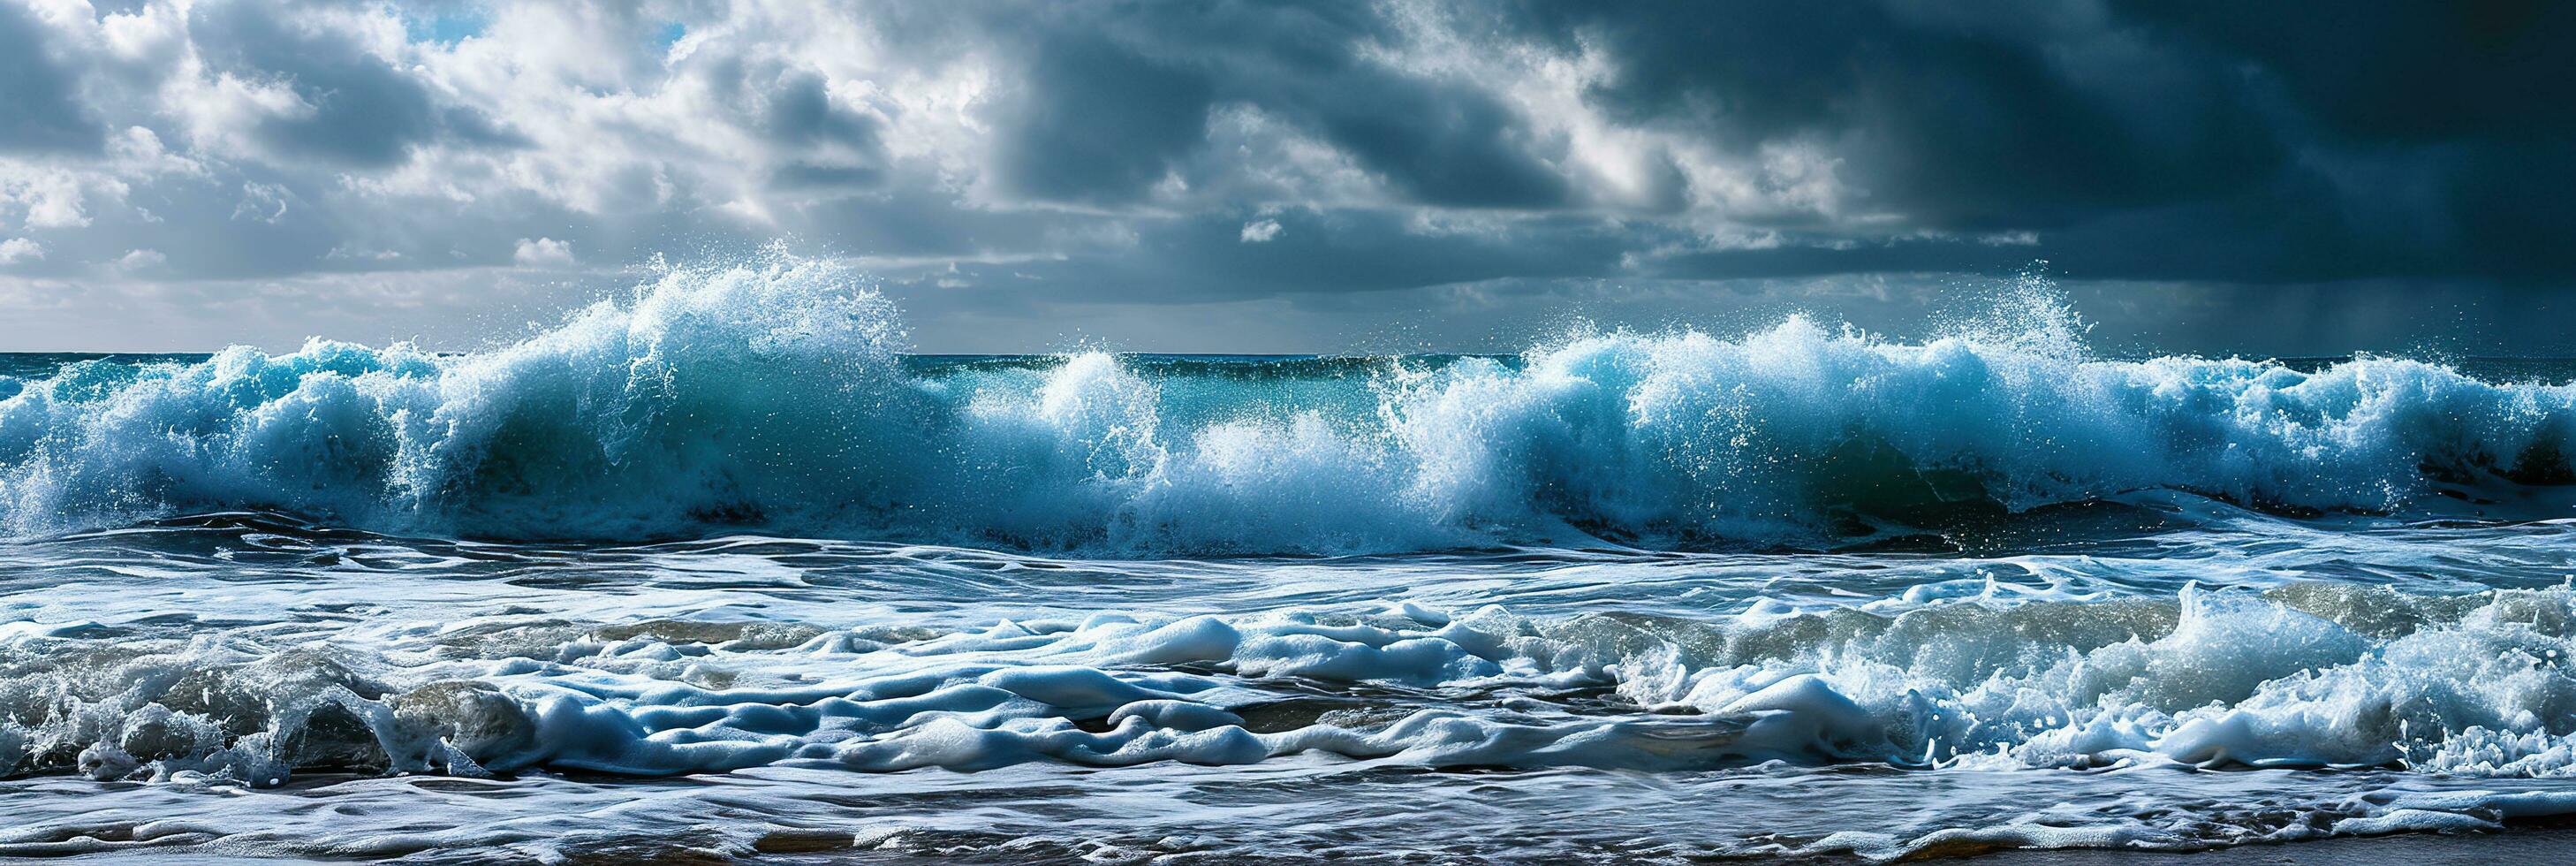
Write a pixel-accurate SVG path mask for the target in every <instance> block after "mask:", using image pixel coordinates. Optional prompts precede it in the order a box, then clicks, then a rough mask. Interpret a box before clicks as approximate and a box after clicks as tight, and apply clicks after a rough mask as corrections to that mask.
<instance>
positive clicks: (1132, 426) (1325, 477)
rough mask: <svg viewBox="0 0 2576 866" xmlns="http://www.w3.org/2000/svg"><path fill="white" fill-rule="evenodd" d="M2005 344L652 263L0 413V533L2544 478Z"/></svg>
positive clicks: (1438, 527) (1932, 512)
mask: <svg viewBox="0 0 2576 866" xmlns="http://www.w3.org/2000/svg"><path fill="white" fill-rule="evenodd" d="M2023 288H2024V290H2025V292H2026V293H2029V294H2033V295H2038V296H2044V295H2046V294H2047V292H2046V287H2045V286H2044V285H2041V284H2037V283H2032V282H2027V281H2026V282H2025V285H2024V286H2023ZM2020 309H2021V312H2020V313H2019V314H2018V315H2017V316H2012V317H2006V318H2005V319H2003V320H1999V322H1998V323H1990V324H1989V325H1987V326H1983V327H1973V328H1962V329H1957V332H1956V333H1954V334H1952V335H1950V336H1946V337H1942V338H1939V339H1933V340H1929V341H1926V342H1921V343H1910V342H1899V341H1893V340H1889V339H1884V338H1879V337H1875V336H1872V335H1868V334H1864V333H1859V332H1855V331H1852V330H1850V329H1847V328H1831V327H1827V326H1825V325H1823V324H1820V323H1819V322H1817V321H1814V320H1812V319H1809V318H1803V317H1792V318H1789V319H1787V320H1785V321H1782V322H1780V323H1778V324H1776V325H1774V326H1771V327H1769V328H1767V329H1763V330H1758V331H1754V332H1751V333H1747V334H1743V335H1741V336H1736V337H1720V336H1714V335H1710V334H1705V333H1699V332H1688V331H1685V332H1677V333H1664V334H1653V335H1648V334H1635V333H1608V334H1587V335H1578V336H1574V337H1570V338H1568V339H1565V340H1562V341H1559V342H1556V343H1553V344H1550V345H1546V346H1543V347H1539V348H1535V349H1532V350H1530V351H1529V352H1527V353H1525V354H1524V355H1522V356H1520V357H1518V358H1475V357H1469V358H1421V357H1390V358H1376V359H1326V360H1317V361H1308V362H1297V363H1276V362H1273V363H1270V364H1267V365H1259V364H1256V365H1244V364H1233V365H1229V364H1226V363H1220V362H1215V361H1209V362H1205V363H1195V364H1193V363H1187V362H1178V361H1168V360H1164V361H1154V360H1148V359H1139V358H1134V357H1122V356H1114V355H1109V354H1101V353H1085V354H1075V355H1070V356H1062V357H1056V358H1046V359H992V360H991V361H990V362H989V363H957V364H950V365H945V366H942V365H934V364H927V363H924V362H922V361H921V359H917V358H912V357H909V356H906V355H904V354H902V352H903V349H904V348H905V333H904V329H903V327H902V325H901V323H900V320H899V317H898V315H897V313H896V311H895V310H894V309H893V307H892V306H891V305H890V304H889V303H888V302H887V301H886V300H885V299H883V298H882V297H881V296H879V295H878V294H877V293H876V292H875V291H873V290H872V289H871V288H870V287H869V285H868V284H867V282H866V281H865V280H863V279H861V278H860V277H859V276H857V275H855V274H853V273H851V272H849V271H846V270H844V269H842V268H840V267H837V266H834V265H831V264H827V263H820V262H812V261H802V260H796V259H792V258H785V257H779V258H776V259H774V260H771V261H766V262H762V263H756V264H747V265H740V266H732V267H710V268H674V269H668V270H665V271H663V272H661V273H660V274H659V275H658V276H657V277H655V278H654V279H652V280H651V281H649V282H648V283H647V284H645V285H643V286H640V287H639V288H638V289H637V290H636V292H635V293H634V296H633V297H632V298H631V299H629V300H627V301H625V302H622V303H614V302H603V303H600V304H597V305H595V306H592V307H590V308H588V309H586V310H583V311H581V312H579V313H578V314H576V315H574V316H572V317H571V318H569V319H568V320H567V322H566V323H565V324H564V325H562V326H560V327H558V328H556V329H554V330H552V331H549V332H546V333H542V334H539V335H537V336H534V337H532V338H530V339H527V340H525V341H522V342H519V343H516V344H513V345H509V346H506V347H503V348H499V349H496V350H492V351H485V352H478V353H472V354H466V355H457V356H439V355H434V354H430V353H426V352H423V351H420V350H418V349H415V348H412V347H409V346H403V345H397V346H393V347H390V348H383V349H374V348H367V347H362V346H357V345H351V344H346V343H335V342H324V341H314V342H311V343H308V344H307V345H306V346H305V347H304V348H303V349H301V350H299V351H296V352H293V353H289V354H284V355H268V354H264V353H262V352H260V351H257V350H254V349H249V348H240V347H237V348H233V349H228V350H225V351H223V352H221V353H218V354H216V355H215V356H213V357H212V358H211V359H208V360H205V361H202V362H196V363H160V364H136V363H119V362H110V361H92V362H86V363H81V364H74V365H71V366H68V367H66V368H64V369H61V370H59V371H57V372H55V373H53V374H52V375H50V376H43V377H37V378H31V379H28V380H25V381H15V380H11V381H6V382H0V526H5V527H6V528H7V530H8V531H10V532H11V533H14V534H17V535H22V536H23V535H39V534H47V533H53V532H59V531H65V530H70V529H79V528H93V527H102V526H118V525H126V524H131V523H134V522H136V521H140V520H147V519H152V518H157V517H166V516H172V515H177V514H185V513H194V512H205V511H214V510H235V509H256V510H268V511H275V512H283V513H288V514H293V515H297V516H300V517H303V518H307V519H312V520H315V521H320V522H331V523H339V524H343V525H350V526H357V527H363V528H368V529H374V530H379V531H389V532H404V533H422V534H438V535H457V536H465V537H499V538H522V539H526V538H590V539H631V538H651V537H673V536H689V535H703V534H706V533H708V532H710V531H716V530H718V529H720V528H723V527H753V528H757V529H760V530H762V531H769V532H778V533H797V534H808V535H816V536H830V537H841V538H883V539H916V540H943V541H954V542H959V543H967V544H983V545H998V546H1006V547H1014V548H1020V549H1079V550H1085V551H1091V552H1095V553H1100V554H1103V555H1118V554H1121V553H1126V554H1135V555H1150V554H1171V553H1282V552H1317V553H1333V552H1355V551H1404V550H1423V549H1439V548H1454V547H1461V546H1476V545H1488V544H1498V543H1499V544H1560V545H1562V544H1585V543H1597V542H1598V541H1603V540H1607V541H1611V542H1617V543H1622V544H1634V545H1638V546H1646V547H1658V546H1662V547H1690V546H1703V545H1712V544H1726V543H1751V544H1775V545H1777V544H1787V545H1815V544H1833V543H1837V542H1840V541H1845V540H1849V539H1853V538H1857V537H1869V536H1873V535H1883V534H1885V533H1888V532H1891V531H1901V530H1905V529H1909V528H1914V529H1922V528H1929V529H1939V528H1941V527H1943V526H1945V525H1949V524H1954V523H1956V522H1958V521H1960V520H1964V519H1973V518H1977V517H1981V516H1993V515H2005V514H2012V513H2018V512H2026V511H2028V510H2031V509H2035V508H2040V507H2043V506H2048V505H2053V504H2059V503H2071V502H2084V501H2090V500H2096V499H2100V498H2103V497H2110V496H2115V495H2118V494H2122V493H2124V492H2129V491H2138V490H2179V491H2188V492H2191V493H2194V494H2198V495H2203V496H2209V497H2215V498H2219V499H2224V500H2227V501H2231V502H2235V503H2239V504H2244V505H2248V506H2252V507H2257V508H2263V509H2270V510H2275V511H2284V512H2293V513H2306V512H2316V511H2335V510H2349V511H2367V512H2390V511H2406V510H2408V509H2413V508H2418V507H2422V506H2424V505H2425V504H2426V503H2428V502H2434V501H2439V500H2438V498H2437V497H2440V496H2441V495H2443V494H2449V495H2450V496H2451V497H2453V498H2460V497H2466V498H2472V499H2474V498H2480V497H2494V496H2504V495H2509V494H2510V493H2511V492H2512V491H2515V490H2525V489H2529V488H2531V487H2532V486H2534V485H2563V484H2568V483H2570V482H2576V468H2571V463H2570V456H2571V455H2576V386H2571V385H2567V384H2555V385H2552V384H2503V383H2494V382H2487V381H2481V380H2479V379H2477V378H2474V377H2472V376H2469V375H2465V374H2463V373H2461V372H2459V371H2458V370H2455V369H2453V368H2451V367H2447V366H2444V365H2441V364H2436V363H2427V362H2421V361H2413V360H2402V359H2393V358H2376V357H2370V358H2361V359H2357V360H2351V361H2347V362H2343V363H2338V364H2334V365H2332V366H2329V367H2325V368H2323V369H2316V370H2309V371H2302V370H2298V369H2293V368H2292V367H2289V366H2285V365H2283V364H2280V363H2276V362H2261V361H2246V360H2212V359H2203V358H2187V357H2168V358H2156V359H2152V360H2144V361H2124V360H2105V359H2100V358H2095V357H2092V356H2090V355H2089V354H2088V353H2087V352H2086V351H2085V350H2084V349H2083V347H2082V345H2081V342H2080V340H2078V339H2077V335H2078V334H2079V333H2080V328H2078V327H2076V326H2075V325H2074V323H2073V322H2072V319H2071V317H2070V316H2069V315H2068V314H2066V313H2065V312H2064V311H2063V308H2062V307H2055V306H2051V305H2049V304H2048V303H2046V302H2044V301H2042V302H2036V303H2030V304H2025V305H2023V306H2022V307H2021V308H2020ZM2499 491H2502V493H2499Z"/></svg>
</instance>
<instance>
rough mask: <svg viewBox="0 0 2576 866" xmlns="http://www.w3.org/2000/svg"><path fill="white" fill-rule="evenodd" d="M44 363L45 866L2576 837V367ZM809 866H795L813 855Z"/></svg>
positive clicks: (1998, 319)
mask: <svg viewBox="0 0 2576 866" xmlns="http://www.w3.org/2000/svg"><path fill="white" fill-rule="evenodd" d="M2025 288H2026V289H2029V290H2031V291H2032V292H2034V293H2036V294H2035V295H2034V297H2032V298H2021V299H2015V301H2014V303H2013V304H2010V305H2005V307H2004V308H2003V309H2004V312H2003V313H2002V314H1998V315H1995V316H1987V317H1983V318H1971V319H1969V320H1965V321H1963V322H1962V323H1959V324H1956V325H1953V326H1950V327H1948V328H1945V329H1937V330H1938V331H1939V333H1937V334H1936V335H1935V336H1934V337H1932V338H1930V339H1923V340H1893V339H1889V338H1884V337H1878V336H1873V335H1868V334H1862V333H1857V332H1853V331H1849V330H1846V329H1842V328H1839V327H1833V326H1829V325H1826V324H1823V323H1819V322H1815V321H1810V320H1805V319H1791V320H1787V321H1784V322H1781V323H1777V324H1776V325H1773V326H1771V327H1768V328H1764V329H1759V330H1756V331H1752V332H1749V333H1743V334H1701V333H1691V332H1673V333H1658V334H1635V333H1619V332H1607V333H1580V334H1569V335H1567V336H1566V337H1565V338H1563V339H1562V340H1559V341H1555V342H1552V343H1549V344H1546V345H1541V346H1535V347H1533V348H1531V349H1530V350H1529V351H1528V352H1526V353H1523V354H1521V355H1517V356H1512V357H1477V356H1401V357H1350V358H1341V357H1331V358H1266V357H1243V358H1232V357H1228V358H1219V357H1186V356H1153V355H1117V354H1106V353H1080V354H1071V355H1051V356H1025V357H1018V356H1015V357H950V356H921V355H912V354H907V353H905V352H904V351H903V349H904V342H903V338H902V327H901V319H900V317H899V315H897V314H896V313H895V312H894V311H893V310H892V309H891V307H890V306H888V305H887V304H886V303H885V302H884V301H883V300H882V299H880V298H878V297H876V296H875V295H874V294H873V293H871V292H869V291H867V290H866V289H865V288H864V287H863V283H861V282H860V281H857V280H856V279H854V278H853V277H852V276H851V275H849V274H846V273H843V272H841V271H837V270H834V269H832V268H830V267H826V266H822V265H816V264H810V263H801V262H792V261H790V262H780V263H775V264H772V265H769V266H764V267H745V268H732V269H721V268H720V269H709V270H681V271H672V272H669V273H667V274H664V275H662V276H661V277H659V278H657V280H656V281H655V282H653V283H651V284H648V285H647V286H645V287H642V288H641V289H639V291H638V292H637V294H636V295H635V297H633V298H631V299H627V300H624V301H621V302H618V303H610V304H603V305H600V306H597V307H594V308H591V309H589V310H586V311H583V312H581V313H578V314H576V315H575V316H572V317H570V318H569V319H568V320H567V321H566V323H565V324H564V325H563V326H562V327H560V328H558V329H556V330H553V331H549V332H546V333H543V334H538V335H535V336H532V337H530V338H529V339H526V340H523V341H520V342H517V343H513V344H510V345H507V346H503V347H500V348H496V349H492V350H488V351H481V352H473V353H463V354H432V353H425V352H420V351H416V350H413V349H410V348H407V347H384V348H375V347H362V346H354V345H347V344H337V343H327V342H316V343H313V344H310V345H308V346H306V347H304V348H303V349H302V350H300V351H298V352H294V353H288V354H283V355H269V354H265V353H261V352H258V351H255V350H249V349H234V350H227V351H225V352H222V353H217V354H212V355H168V356H67V355H45V356H36V355H0V377H5V378H0V536H5V540H0V716H5V722H0V762H6V764H7V765H8V766H9V767H10V770H9V773H10V775H8V776H7V777H6V778H0V813H5V814H7V815H8V816H9V817H7V818H5V819H0V855H36V854H66V853H97V854H105V855H128V856H140V855H146V854H160V855H168V856H178V857H184V858H207V857H223V856H245V857H284V858H352V857H357V858H380V857H410V858H415V859H420V860H425V861H437V862H446V861H451V860H454V861H475V862H484V861H510V860H519V859H525V860H532V861H544V862H552V861H554V860H557V859H560V858H563V857H577V856H596V857H607V858H610V859H633V858H643V857H670V858H679V859H686V858H692V857H751V856H774V857H779V858H786V859H794V858H797V857H827V856H859V855H864V856H866V857H870V858H878V859H889V860H900V859H907V858H920V859H943V858H946V859H956V858H963V859H969V860H1008V861H1032V860H1034V861H1046V860H1076V859H1083V860H1091V861H1102V860H1107V861H1128V860H1140V861H1141V860H1155V859H1157V858H1165V859H1170V860H1173V861H1176V862H1178V861H1190V860H1192V859H1193V858H1196V859H1202V860H1208V861H1224V862H1235V861H1243V860H1260V859H1264V858H1276V859H1303V858H1310V857H1315V856H1334V857H1344V858H1362V859H1365V858H1385V859H1394V860H1407V859H1426V858H1427V859H1440V860H1466V861H1474V860H1533V861H1542V860H1543V861H1563V860H1569V859H1573V860H1584V859H1590V860H1603V861H1622V862H1625V861H1633V860H1638V859H1650V860H1654V859H1669V860H1684V859H1694V858H1708V857H1721V858H1722V857H1729V856H1746V857H1762V856H1776V855H1782V854H1797V855H1808V856H1814V857H1820V858H1827V859H1836V858H1857V859H1884V858H1893V857H1902V856H1908V855H1912V854H1922V853H1930V852H1955V853H1964V852H1974V851H1978V850H1987V849H1992V848H2008V847H2070V846H2072V847H2093V846H2111V847H2149V848H2167V849H2189V848H2204V847H2213V846H2224V845H2234V844H2243V843H2249V842H2266V841H2294V840H2298V839H2305V838H2315V837H2320V836H2327V835H2338V834H2341V835H2351V834H2377V833H2387V832H2405V831H2419V830H2459V829H2480V828H2494V827H2498V826H2502V825H2504V824H2507V823H2509V822H2512V821H2519V820H2529V819H2535V818H2542V817H2547V816H2554V815H2562V814H2566V813H2569V812H2576V781H2571V779H2576V674H2571V672H2570V670H2569V668H2568V662H2567V659H2568V657H2569V655H2570V654H2571V653H2576V590H2571V588H2570V581H2571V579H2576V537H2571V535H2576V472H2571V465H2570V462H2569V459H2570V458H2569V455H2571V454H2576V387H2571V386H2570V385H2569V384H2568V383H2569V381H2570V379H2571V377H2576V362H2569V361H2565V360H2547V359H2448V360H2439V361H2431V360H2416V359H2406V358H2396V357H2378V356H2363V357H2349V358H2312V359H2292V360H2285V361H2263V360H2241V359H2202V358H2126V359H2110V358H2101V357H2097V356H2095V355H2093V354H2091V353H2090V352H2089V351H2087V350H2086V349H2085V347H2084V345H2083V341H2082V339H2081V335H2082V328H2081V325H2080V323H2078V322H2076V321H2075V320H2074V319H2073V318H2072V316H2071V315H2069V314H2068V313H2067V312H2066V311H2064V310H2063V309H2061V308H2058V307H2055V306H2052V305H2050V304H2049V303H2047V301H2046V298H2045V297H2044V294H2045V293H2044V292H2040V291H2039V290H2040V289H2044V287H2025ZM789 852H804V853H789Z"/></svg>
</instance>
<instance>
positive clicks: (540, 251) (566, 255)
mask: <svg viewBox="0 0 2576 866" xmlns="http://www.w3.org/2000/svg"><path fill="white" fill-rule="evenodd" d="M510 261H511V262H513V263H515V264H517V265H518V266H520V267H523V268H568V267H572V266H573V265H575V264H578V262H577V261H575V260H574V259H573V256H572V242H570V241H559V240H555V239H553V238H536V239H534V240H530V239H528V238H520V239H519V247H518V249H517V250H516V251H514V252H512V253H510Z"/></svg>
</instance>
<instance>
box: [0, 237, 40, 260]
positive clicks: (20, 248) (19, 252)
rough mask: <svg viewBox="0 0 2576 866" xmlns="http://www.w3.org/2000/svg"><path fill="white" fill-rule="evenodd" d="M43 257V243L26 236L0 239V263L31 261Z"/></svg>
mask: <svg viewBox="0 0 2576 866" xmlns="http://www.w3.org/2000/svg"><path fill="white" fill-rule="evenodd" d="M44 257H45V245H44V244H40V243H37V242H35V241H32V240H29V239H26V238H10V239H8V240H5V241H0V265H14V264H17V263H19V262H31V261H35V260H37V259H41V258H44Z"/></svg>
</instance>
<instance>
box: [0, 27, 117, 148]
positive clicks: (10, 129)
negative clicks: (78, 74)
mask: <svg viewBox="0 0 2576 866" xmlns="http://www.w3.org/2000/svg"><path fill="white" fill-rule="evenodd" d="M51 53H52V52H51V51H50V50H49V49H48V48H47V45H46V38H45V33H44V25H43V24H40V23H38V22H37V21H36V20H35V17H34V16H33V15H31V14H30V13H29V12H28V11H27V10H25V9H22V8H19V7H18V6H17V5H15V4H0V118H5V120H0V153H5V152H18V153H48V152H95V151H97V150H98V149H99V147H100V146H101V145H103V144H104V143H105V142H106V134H105V131H104V129H103V128H102V127H101V126H100V124H99V121H98V119H97V118H95V117H93V116H91V114H90V112H89V109H88V108H87V107H86V106H84V105H82V104H81V102H80V99H79V97H78V95H77V94H76V93H74V87H75V86H76V85H77V83H78V82H77V80H76V79H75V78H74V77H73V76H72V75H71V74H70V73H69V72H67V71H66V70H64V69H63V68H62V67H61V66H60V65H59V64H57V63H56V62H55V60H54V58H53V57H51V56H50V55H51Z"/></svg>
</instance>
